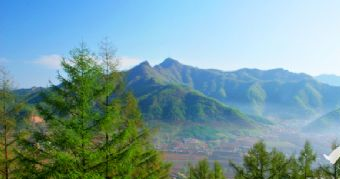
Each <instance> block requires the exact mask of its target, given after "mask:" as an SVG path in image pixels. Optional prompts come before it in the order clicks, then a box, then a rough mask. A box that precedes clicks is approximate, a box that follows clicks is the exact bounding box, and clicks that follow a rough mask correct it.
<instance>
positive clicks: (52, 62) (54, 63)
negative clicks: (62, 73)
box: [34, 54, 62, 69]
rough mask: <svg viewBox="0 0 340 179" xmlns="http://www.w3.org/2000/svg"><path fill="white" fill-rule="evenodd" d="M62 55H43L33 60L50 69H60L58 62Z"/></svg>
mask: <svg viewBox="0 0 340 179" xmlns="http://www.w3.org/2000/svg"><path fill="white" fill-rule="evenodd" d="M61 60H62V57H61V56H60V55H56V54H51V55H43V56H41V57H39V58H38V59H36V60H34V63H35V64H39V65H43V66H45V67H47V68H50V69H60V67H61V66H60V62H61Z"/></svg>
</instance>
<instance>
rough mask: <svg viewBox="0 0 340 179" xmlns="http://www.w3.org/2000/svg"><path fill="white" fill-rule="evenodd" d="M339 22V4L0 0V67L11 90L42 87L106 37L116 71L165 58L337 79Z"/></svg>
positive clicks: (332, 0) (308, 0)
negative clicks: (79, 51)
mask: <svg viewBox="0 0 340 179" xmlns="http://www.w3.org/2000/svg"><path fill="white" fill-rule="evenodd" d="M339 19H340V1H338V0H324V1H320V0H232V1H231V0H230V1H229V0H223V1H222V0H221V1H219V0H214V1H203V0H202V1H199V0H162V1H160V0H150V1H149V0H134V1H132V0H110V1H109V0H87V1H84V0H44V1H43V0H40V1H39V0H35V1H34V0H16V1H14V0H0V63H2V64H3V65H4V66H5V67H7V69H8V70H9V71H10V72H11V74H12V76H14V79H15V80H16V82H17V84H18V85H17V86H18V87H31V86H47V85H48V81H49V80H52V81H55V80H54V79H55V76H56V70H57V69H58V59H59V57H60V56H67V55H68V52H69V51H70V50H71V49H72V48H74V47H76V46H77V45H78V44H79V42H81V41H85V42H86V43H87V44H88V46H89V47H90V48H91V49H92V50H93V51H97V49H98V43H99V42H100V41H101V40H102V39H103V38H104V37H109V38H110V39H111V41H113V43H114V45H115V47H116V48H117V49H118V52H117V55H118V56H119V57H121V59H122V62H121V63H122V68H128V67H131V66H132V65H134V64H137V63H139V62H141V61H144V60H148V61H149V62H150V63H151V64H153V65H154V64H158V63H160V62H161V61H163V60H164V59H165V58H166V57H172V58H175V59H177V60H179V61H181V62H182V63H184V64H189V65H193V66H197V67H200V68H217V69H221V70H226V71H230V70H236V69H238V68H243V67H248V68H260V69H270V68H278V67H282V68H285V69H288V70H290V71H293V72H305V73H308V74H311V75H318V74H322V73H332V74H338V75H340V20H339Z"/></svg>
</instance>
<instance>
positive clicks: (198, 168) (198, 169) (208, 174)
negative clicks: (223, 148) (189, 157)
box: [188, 159, 225, 179]
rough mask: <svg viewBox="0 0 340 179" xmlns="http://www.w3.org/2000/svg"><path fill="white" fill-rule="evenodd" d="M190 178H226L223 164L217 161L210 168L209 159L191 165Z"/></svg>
mask: <svg viewBox="0 0 340 179" xmlns="http://www.w3.org/2000/svg"><path fill="white" fill-rule="evenodd" d="M188 179H225V176H224V173H223V169H222V166H221V165H220V163H219V162H217V161H215V162H214V166H213V168H212V169H210V166H209V162H208V160H207V159H204V160H201V161H199V162H198V163H197V165H195V166H193V165H189V174H188Z"/></svg>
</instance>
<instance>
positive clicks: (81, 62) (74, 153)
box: [19, 45, 170, 179]
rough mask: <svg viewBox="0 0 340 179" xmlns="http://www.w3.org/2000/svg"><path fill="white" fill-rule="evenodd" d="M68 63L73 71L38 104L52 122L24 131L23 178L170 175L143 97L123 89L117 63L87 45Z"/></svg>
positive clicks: (65, 67) (65, 66)
mask: <svg viewBox="0 0 340 179" xmlns="http://www.w3.org/2000/svg"><path fill="white" fill-rule="evenodd" d="M106 55H108V54H106ZM106 57H107V58H106V59H108V58H109V57H108V56H106ZM105 62H106V64H105ZM62 66H63V69H64V71H65V72H66V75H67V76H66V77H63V76H61V75H59V76H58V79H59V80H60V81H61V84H60V85H58V86H56V85H54V86H52V88H51V90H50V91H47V92H46V93H45V94H44V96H43V97H44V98H43V101H42V103H40V104H39V106H38V109H39V112H40V114H41V115H42V116H43V118H44V119H45V121H46V125H45V124H38V125H33V126H28V128H27V130H26V131H25V132H23V135H22V136H21V140H20V141H21V143H20V144H21V145H20V146H21V147H20V150H19V156H20V157H19V159H20V161H21V164H22V168H21V178H117V179H119V178H124V179H125V178H131V179H134V178H150V179H154V178H155V179H156V178H167V177H168V172H169V167H170V165H169V164H163V163H162V161H161V158H160V154H159V153H158V152H157V151H156V150H155V149H154V148H153V145H152V143H151V141H150V138H149V131H148V130H147V129H146V128H145V127H144V126H143V125H142V121H141V113H140V111H139V109H138V103H137V100H136V99H135V98H134V96H133V95H132V94H131V93H129V94H126V95H124V96H123V97H121V96H120V93H119V92H118V91H119V89H120V87H121V86H122V85H121V81H120V78H119V74H117V73H116V72H115V71H114V70H115V66H112V65H111V64H109V62H108V61H104V65H103V66H100V65H99V64H98V63H97V61H96V59H94V58H93V55H92V54H91V53H90V52H89V50H88V49H87V48H86V47H85V46H84V45H82V46H81V47H80V48H78V49H75V50H74V51H72V53H71V59H70V60H69V61H66V60H63V62H62ZM105 67H106V68H105ZM111 96H115V99H114V100H112V99H110V97H111Z"/></svg>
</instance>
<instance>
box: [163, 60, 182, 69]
mask: <svg viewBox="0 0 340 179" xmlns="http://www.w3.org/2000/svg"><path fill="white" fill-rule="evenodd" d="M159 65H160V66H161V67H164V68H167V67H170V66H173V65H181V63H179V62H178V61H177V60H175V59H173V58H166V59H165V60H164V61H163V62H162V63H161V64H159Z"/></svg>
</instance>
